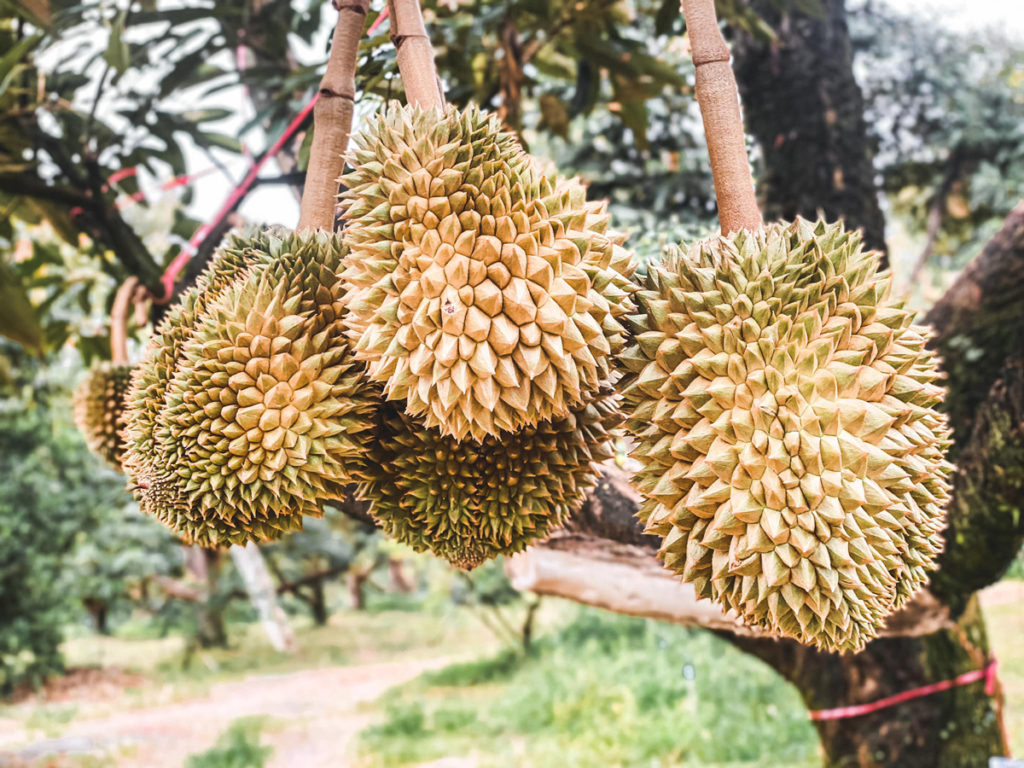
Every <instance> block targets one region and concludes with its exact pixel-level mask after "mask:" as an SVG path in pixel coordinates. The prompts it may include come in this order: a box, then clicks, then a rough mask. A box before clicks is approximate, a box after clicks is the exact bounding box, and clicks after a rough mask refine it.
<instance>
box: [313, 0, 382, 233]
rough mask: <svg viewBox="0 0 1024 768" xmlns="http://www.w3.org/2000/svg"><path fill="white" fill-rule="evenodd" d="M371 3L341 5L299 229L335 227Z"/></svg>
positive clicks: (356, 0)
mask: <svg viewBox="0 0 1024 768" xmlns="http://www.w3.org/2000/svg"><path fill="white" fill-rule="evenodd" d="M369 7H370V0H347V1H346V2H344V3H343V4H340V5H338V23H337V24H336V25H335V27H334V36H333V38H332V40H331V55H330V57H329V58H328V59H327V71H325V72H324V76H323V78H322V79H321V80H320V97H319V98H318V99H317V102H316V106H315V107H313V143H312V146H311V147H310V150H309V166H308V168H307V169H306V184H305V186H304V187H303V190H302V202H301V205H300V209H299V226H298V230H299V231H300V232H301V231H303V230H306V229H323V230H326V231H328V232H331V231H333V230H334V212H335V209H336V207H337V203H336V199H337V196H338V179H339V178H340V177H341V174H342V171H343V169H344V167H345V160H344V153H345V150H346V149H347V148H348V137H349V133H350V132H351V130H352V113H353V111H354V110H355V98H356V62H357V59H358V57H359V40H360V38H361V37H362V36H363V25H364V23H365V21H366V13H367V11H368V10H369Z"/></svg>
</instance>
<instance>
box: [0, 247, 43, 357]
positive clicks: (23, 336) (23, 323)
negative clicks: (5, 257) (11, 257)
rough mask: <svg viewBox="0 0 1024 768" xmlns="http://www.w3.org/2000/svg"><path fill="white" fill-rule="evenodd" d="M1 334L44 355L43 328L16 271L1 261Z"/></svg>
mask: <svg viewBox="0 0 1024 768" xmlns="http://www.w3.org/2000/svg"><path fill="white" fill-rule="evenodd" d="M0 334H3V335H4V336H6V337H7V338H9V339H12V340H14V341H16V342H18V343H19V344H22V345H24V346H26V347H28V348H29V349H32V350H35V351H36V352H39V353H42V351H43V328H42V326H41V325H40V324H39V318H38V317H36V312H35V310H34V309H33V308H32V304H31V303H30V302H29V300H28V296H27V295H26V293H25V288H24V286H22V284H21V281H20V280H18V276H17V275H16V274H15V273H14V271H13V270H12V269H11V268H10V267H9V266H8V265H7V264H6V263H5V262H2V261H0Z"/></svg>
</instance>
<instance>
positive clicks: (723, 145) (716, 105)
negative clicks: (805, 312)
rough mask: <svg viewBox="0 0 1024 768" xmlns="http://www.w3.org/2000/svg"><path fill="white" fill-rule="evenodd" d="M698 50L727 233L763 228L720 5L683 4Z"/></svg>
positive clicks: (708, 0)
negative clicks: (718, 11) (718, 13)
mask: <svg viewBox="0 0 1024 768" xmlns="http://www.w3.org/2000/svg"><path fill="white" fill-rule="evenodd" d="M683 14H684V15H685V17H686V28H687V34H688V36H689V38H690V47H691V49H692V51H693V65H694V68H695V77H696V95H697V103H698V104H699V105H700V114H701V118H702V119H703V121H704V135H705V138H706V140H707V144H708V158H709V159H710V160H711V175H712V177H713V179H714V183H715V198H716V199H717V200H718V220H719V222H720V223H721V225H722V234H724V235H728V234H729V233H730V232H735V231H737V230H740V229H749V230H756V229H760V227H761V223H762V221H761V212H760V211H759V210H758V208H757V198H756V196H755V195H754V180H753V178H752V177H751V175H750V163H749V161H748V160H747V141H746V137H745V136H744V134H743V118H742V117H741V115H740V100H739V92H738V90H737V88H736V78H735V76H734V75H733V73H732V67H730V66H729V46H727V45H726V44H725V39H724V38H723V37H722V33H721V31H720V30H719V29H718V17H717V16H716V15H715V2H714V0H683Z"/></svg>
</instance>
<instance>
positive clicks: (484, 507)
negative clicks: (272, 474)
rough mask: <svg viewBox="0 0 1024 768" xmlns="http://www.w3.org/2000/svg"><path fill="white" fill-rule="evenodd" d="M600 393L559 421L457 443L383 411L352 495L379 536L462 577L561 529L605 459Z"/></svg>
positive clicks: (607, 437) (605, 416)
mask: <svg viewBox="0 0 1024 768" xmlns="http://www.w3.org/2000/svg"><path fill="white" fill-rule="evenodd" d="M617 400H618V397H617V395H615V394H614V393H613V392H612V391H611V388H610V387H606V388H604V389H603V390H602V391H601V392H600V393H598V394H597V395H596V396H594V397H593V398H592V400H591V402H590V403H589V404H586V405H580V406H576V407H575V408H573V409H572V410H571V411H570V413H569V415H568V416H567V417H565V418H562V419H556V420H554V421H550V422H547V421H546V422H541V423H539V424H536V425H534V426H529V427H523V428H522V429H520V430H519V431H517V432H513V433H503V434H500V435H497V436H488V437H485V438H484V439H483V441H481V442H476V441H472V440H467V441H461V442H460V441H458V440H456V439H455V438H453V437H451V436H448V435H442V434H441V433H440V432H439V431H438V430H436V429H433V428H430V427H425V426H424V425H423V423H422V421H421V420H420V419H418V418H415V417H412V416H409V415H407V414H405V413H403V412H402V411H401V409H400V408H398V407H396V406H395V405H394V404H391V403H384V404H383V406H382V407H381V409H380V411H379V414H378V418H379V427H378V433H377V435H378V436H377V441H376V442H375V444H374V446H373V448H372V449H371V451H370V454H369V455H368V458H367V461H366V462H365V467H364V474H363V477H362V478H361V480H360V484H359V491H358V493H359V496H360V497H361V498H363V499H366V500H368V501H369V502H370V514H371V515H372V516H373V517H374V518H375V519H376V520H377V522H378V524H379V525H380V527H381V528H382V529H383V530H384V532H385V533H387V534H388V535H389V536H391V537H393V538H395V539H397V540H398V541H401V542H404V543H406V544H408V545H410V546H411V547H413V549H415V550H417V551H424V550H429V551H431V552H434V553H435V554H437V555H439V556H440V557H443V558H444V559H446V560H448V561H449V562H450V563H452V564H453V565H455V566H456V567H458V568H463V569H467V570H468V569H471V568H475V567H476V566H478V565H480V564H481V563H482V562H484V561H485V560H489V559H490V558H493V557H495V556H497V555H508V554H513V553H515V552H519V551H521V550H523V549H524V548H526V546H527V545H529V544H530V543H532V542H534V541H536V540H538V539H542V538H544V537H546V536H547V535H548V534H549V533H551V531H553V530H555V529H556V528H558V527H559V526H561V525H562V524H563V523H564V522H565V520H566V519H567V517H568V516H569V515H570V514H571V513H572V512H573V511H575V510H576V509H577V508H578V507H579V506H580V505H581V504H582V503H583V500H584V497H585V496H586V493H587V491H588V490H590V489H591V488H593V486H594V484H595V483H596V482H597V478H598V474H599V469H598V464H599V463H600V462H602V461H605V460H606V459H609V458H611V457H612V456H613V455H614V441H615V439H616V435H617V434H618V429H617V428H618V427H619V425H620V424H621V422H622V413H621V411H620V410H619V407H618V402H617Z"/></svg>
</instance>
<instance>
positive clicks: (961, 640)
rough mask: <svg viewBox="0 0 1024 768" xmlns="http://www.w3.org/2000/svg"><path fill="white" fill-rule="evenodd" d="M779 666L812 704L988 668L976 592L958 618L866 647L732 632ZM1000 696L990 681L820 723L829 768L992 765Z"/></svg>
mask: <svg viewBox="0 0 1024 768" xmlns="http://www.w3.org/2000/svg"><path fill="white" fill-rule="evenodd" d="M728 639H729V640H731V641H732V642H733V643H734V644H735V645H736V646H737V647H739V648H741V649H742V650H745V651H747V652H749V653H752V654H754V655H755V656H757V657H758V658H761V659H762V660H764V661H766V662H767V663H768V664H770V665H771V666H772V667H774V668H775V669H776V670H777V671H778V672H779V673H780V674H782V675H783V676H784V677H785V678H786V679H787V680H789V681H790V682H791V683H793V684H794V685H795V686H796V687H797V689H798V690H799V691H800V694H801V696H802V697H803V699H804V702H805V703H806V704H807V707H808V709H810V710H812V711H813V710H822V709H831V708H834V707H845V706H849V705H856V704H868V703H871V702H875V701H878V700H879V699H883V698H886V697H889V696H893V695H896V694H899V693H903V692H905V691H910V690H913V689H915V688H920V687H922V686H925V685H929V684H931V683H937V682H942V681H945V680H951V679H952V678H954V677H956V676H957V675H960V674H963V673H965V672H972V671H974V670H977V669H982V668H984V667H985V666H986V664H987V663H988V658H989V656H988V655H989V648H988V640H987V637H986V634H985V622H984V619H983V617H982V614H981V610H980V608H979V606H978V602H977V598H976V597H972V598H971V600H970V601H969V603H968V607H967V609H966V610H965V611H964V613H963V614H962V615H961V616H960V619H959V620H958V621H957V622H956V625H955V626H954V627H952V628H950V629H944V630H941V631H939V632H933V633H931V634H929V635H925V636H923V637H885V638H880V639H878V640H875V641H874V642H872V643H869V644H868V646H867V647H866V648H865V649H864V650H863V651H862V652H860V653H858V654H844V655H841V656H837V655H832V654H824V653H820V652H817V651H814V650H812V649H810V648H806V647H804V646H800V645H798V644H796V643H794V642H791V641H786V642H779V641H773V640H768V639H763V638H750V637H742V636H737V635H732V636H729V638H728ZM1000 723H1001V720H1000V717H999V716H998V713H997V709H996V702H995V701H994V700H993V698H992V697H990V696H989V695H988V694H987V693H986V690H985V681H984V680H979V681H977V682H973V683H969V684H967V685H963V686H957V687H955V688H952V689H950V690H947V691H943V692H939V693H934V694H930V695H928V696H922V697H920V698H917V699H913V700H911V701H906V702H903V703H901V704H898V705H896V706H894V707H888V708H885V709H881V710H878V711H876V712H872V713H869V714H864V715H860V716H857V717H849V718H843V719H836V720H824V721H819V722H816V723H815V725H816V727H817V730H818V735H819V736H820V737H821V744H822V748H823V750H824V756H825V763H824V764H825V766H827V768H888V767H890V766H891V768H985V766H987V765H988V758H989V757H990V756H993V755H1004V754H1006V752H1005V744H1004V741H1003V733H1002V731H1001V727H1000Z"/></svg>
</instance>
